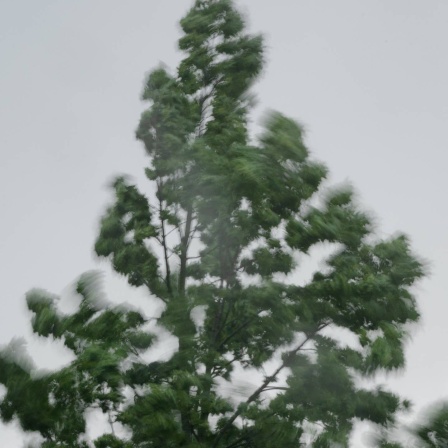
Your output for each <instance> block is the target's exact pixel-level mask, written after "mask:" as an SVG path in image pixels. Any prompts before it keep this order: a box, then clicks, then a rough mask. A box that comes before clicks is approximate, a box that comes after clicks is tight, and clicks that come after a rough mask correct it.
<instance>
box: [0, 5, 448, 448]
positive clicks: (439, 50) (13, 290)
mask: <svg viewBox="0 0 448 448" xmlns="http://www.w3.org/2000/svg"><path fill="white" fill-rule="evenodd" d="M190 4H191V3H190V1H184V0H128V1H118V0H77V1H68V0H39V1H36V0H0V152H1V157H0V213H1V214H0V216H1V219H0V272H1V296H0V310H1V313H0V344H6V343H7V342H9V341H10V340H11V338H13V337H15V336H27V335H29V315H28V314H27V313H26V312H25V305H24V293H25V292H26V291H28V290H29V289H30V288H32V287H42V288H45V289H48V290H49V291H51V292H55V293H61V292H62V291H63V289H64V288H66V287H67V285H69V284H70V282H72V281H73V280H74V279H75V278H76V277H77V276H78V275H79V274H81V273H82V272H84V271H86V270H89V269H92V268H95V267H98V265H97V264H96V262H95V260H94V258H93V256H92V245H93V241H94V238H95V236H96V231H97V227H98V220H99V218H100V216H101V214H102V212H103V211H104V208H105V206H106V205H107V203H108V201H109V193H108V191H107V189H106V188H105V186H106V185H107V183H108V182H109V180H110V179H111V177H112V176H113V175H114V174H117V173H129V174H131V175H132V176H134V177H136V178H137V179H143V169H144V166H146V164H147V159H146V158H145V156H144V151H143V148H142V147H141V145H140V143H138V142H136V141H135V139H134V130H135V128H136V126H137V123H138V120H139V115H140V112H141V110H142V108H143V106H142V104H141V103H140V101H139V95H140V92H141V88H142V83H143V80H144V75H145V73H146V72H147V71H149V70H150V69H151V68H153V67H155V66H157V65H158V64H159V63H160V62H164V63H165V64H167V65H168V66H171V67H172V68H175V66H176V63H177V62H178V60H179V58H180V54H179V53H178V52H177V50H176V41H177V38H178V36H179V28H178V20H179V19H180V17H181V16H182V15H183V14H184V12H185V10H186V9H187V8H188V7H189V6H190ZM236 4H237V5H239V6H240V7H241V9H242V10H243V11H244V12H246V13H247V14H248V16H249V24H250V28H251V30H252V31H256V32H259V31H260V32H263V33H264V34H265V36H266V44H267V65H266V69H265V73H264V75H263V77H262V79H261V81H260V82H259V83H258V84H257V85H256V86H255V93H256V94H257V96H258V99H259V106H258V108H257V116H259V115H260V113H261V112H262V111H263V110H266V109H276V110H279V111H281V112H283V113H285V114H286V115H289V116H291V117H293V118H295V119H297V120H299V121H300V122H302V123H303V124H304V125H305V127H306V129H307V143H308V146H309V148H310V149H311V151H312V154H313V156H314V157H315V158H317V159H319V160H322V161H324V162H325V163H326V164H327V166H328V167H329V169H330V171H331V173H332V174H333V179H334V180H335V181H338V182H339V181H345V180H348V181H350V182H351V183H352V184H353V185H354V187H355V189H356V191H357V192H358V194H359V199H360V202H361V204H362V205H363V207H364V208H366V209H367V210H369V211H373V212H374V214H375V216H376V218H377V222H378V225H379V227H380V229H381V232H382V234H383V235H384V236H387V235H390V234H392V233H394V232H395V231H403V232H405V233H407V234H408V235H410V237H411V239H412V242H413V247H414V249H415V251H416V252H417V253H418V254H420V255H421V256H422V257H424V258H425V259H427V260H429V262H430V267H431V276H430V277H429V278H428V279H426V280H425V281H423V282H421V283H420V284H419V286H418V288H417V289H416V293H417V296H418V299H419V303H420V309H421V312H422V325H421V326H420V327H419V328H418V329H416V331H414V333H413V338H412V340H411V341H410V343H409V346H408V349H407V368H406V370H405V372H403V373H402V374H401V375H399V376H392V377H389V378H385V379H384V381H385V382H386V383H387V384H388V387H390V388H391V389H393V390H394V391H396V392H398V393H401V394H403V395H405V396H407V397H408V398H410V399H411V400H412V401H413V402H414V403H415V411H416V412H417V413H418V412H419V411H420V410H421V409H423V408H424V407H425V406H427V405H428V404H430V403H431V402H433V401H435V400H439V399H442V398H448V357H447V355H446V350H445V343H446V339H447V336H448V327H447V323H446V322H447V319H446V315H447V312H448V302H447V300H446V295H447V292H446V287H445V266H447V265H448V232H447V229H448V210H447V205H446V202H447V201H446V193H447V191H448V176H447V175H446V171H447V165H448V154H447V148H448V132H447V124H448V84H447V80H448V57H447V55H448V1H446V0H425V1H423V0H364V1H360V0H337V1H335V0H278V1H276V2H273V1H270V0H237V1H236ZM255 118H256V117H255ZM103 267H104V266H101V268H103ZM106 286H107V285H106ZM108 289H109V290H111V292H112V295H114V293H115V295H117V294H119V293H118V292H117V291H120V288H119V287H117V288H115V289H114V288H111V286H110V284H109V287H108ZM120 294H121V292H120ZM33 344H34V345H33ZM33 344H32V345H31V346H30V351H31V352H32V354H34V357H35V358H37V359H36V362H37V364H38V366H39V367H44V366H45V365H48V366H51V365H55V364H57V363H58V362H62V361H61V359H62V358H63V356H62V355H61V357H62V358H61V359H59V358H58V356H56V358H55V355H54V354H53V355H52V354H51V350H50V347H49V346H48V344H47V345H45V344H42V343H40V344H39V343H37V342H35V343H33ZM53 353H54V352H53ZM24 440H25V439H24V438H23V437H22V436H18V435H17V432H16V430H15V428H14V425H10V426H8V427H5V426H2V425H0V447H11V448H15V447H17V448H19V447H21V446H22V444H23V441H24ZM358 443H360V442H358ZM356 446H361V445H356Z"/></svg>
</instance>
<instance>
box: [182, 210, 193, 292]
mask: <svg viewBox="0 0 448 448" xmlns="http://www.w3.org/2000/svg"><path fill="white" fill-rule="evenodd" d="M192 223H193V207H192V206H189V207H188V210H187V220H186V222H185V233H184V235H183V237H182V241H181V252H180V269H179V294H180V295H183V294H184V293H185V285H186V282H187V260H188V246H189V243H190V234H191V225H192Z"/></svg>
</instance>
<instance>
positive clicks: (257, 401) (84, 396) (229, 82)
mask: <svg viewBox="0 0 448 448" xmlns="http://www.w3.org/2000/svg"><path fill="white" fill-rule="evenodd" d="M181 27H182V30H183V36H182V37H181V38H180V40H179V48H180V50H182V51H183V53H184V58H183V60H182V61H181V63H180V65H179V67H178V71H177V73H175V74H169V72H168V70H167V69H165V68H157V69H156V70H154V71H153V72H152V73H151V74H150V75H149V76H148V78H147V80H146V83H145V86H144V89H143V94H142V99H143V100H144V101H145V102H147V103H148V104H149V105H148V109H147V110H146V111H144V112H143V113H142V116H141V120H140V123H139V125H138V128H137V131H136V136H137V138H138V139H139V140H140V141H141V142H142V143H143V144H144V147H145V149H146V152H147V154H148V156H149V158H150V162H149V166H148V167H147V168H146V170H145V172H146V175H147V177H148V179H149V181H151V182H152V183H153V185H154V190H155V195H154V197H151V198H147V197H146V196H144V195H143V194H142V193H140V192H139V190H138V189H137V187H136V186H134V185H131V184H130V183H129V181H127V180H126V179H125V178H122V177H121V178H118V179H117V180H116V181H115V182H114V184H113V186H112V187H113V191H114V195H115V197H114V203H113V204H112V205H111V206H110V207H109V208H108V209H107V211H106V213H105V215H104V216H103V218H102V220H101V224H100V230H99V235H98V238H97V240H96V243H95V251H96V253H97V255H98V256H100V257H105V258H108V259H109V260H110V262H111V264H112V266H113V268H114V270H115V271H116V272H118V273H119V274H121V275H123V276H124V277H125V278H126V279H127V281H128V283H129V284H130V285H131V286H135V287H141V286H143V287H146V288H147V290H148V295H149V296H150V295H153V296H157V297H158V298H160V299H161V300H162V301H163V302H164V305H165V307H164V310H163V312H162V315H161V316H160V317H159V318H158V322H157V324H158V326H159V327H163V328H164V329H165V330H167V331H169V332H170V333H171V334H172V335H173V336H175V337H176V338H177V340H178V343H179V347H178V350H177V351H176V352H175V353H174V355H173V356H172V357H171V358H170V359H169V360H167V361H154V360H153V361H149V362H148V361H146V360H145V358H144V356H142V355H143V354H144V352H145V351H146V350H147V349H148V348H150V347H151V346H152V343H153V341H154V339H155V336H154V335H152V334H151V333H149V332H148V331H147V327H146V323H147V320H146V318H145V316H143V315H142V314H141V313H139V312H136V311H130V310H127V309H125V308H122V307H111V306H110V305H108V304H107V303H106V302H105V301H104V300H102V299H101V295H100V294H99V287H98V284H97V281H96V277H95V276H92V274H90V275H86V276H83V277H81V279H80V280H79V282H78V286H77V291H78V293H79V294H80V296H81V301H80V304H79V306H78V309H77V311H76V312H74V313H72V314H69V315H65V314H62V313H61V312H60V311H59V310H58V308H57V303H56V301H55V299H54V298H53V297H51V296H49V295H48V294H47V293H44V292H40V291H32V292H30V293H29V294H28V295H27V305H28V308H29V310H30V311H31V312H32V313H33V319H32V327H33V331H34V332H35V333H36V334H37V335H39V336H41V337H46V338H54V339H59V340H61V341H62V342H63V343H64V344H65V346H66V347H67V348H68V349H69V350H71V351H72V352H73V355H74V360H73V361H72V362H71V363H69V365H67V366H66V367H64V368H62V369H60V370H58V371H56V372H50V373H40V375H37V376H36V373H35V372H34V371H33V369H32V367H30V366H27V365H25V364H23V363H22V364H20V362H18V361H17V359H15V358H14V357H12V356H10V354H8V353H9V352H8V351H7V350H6V351H3V352H1V353H0V383H2V384H4V385H5V386H6V388H7V393H6V396H5V397H4V398H3V399H2V402H1V405H0V413H1V417H2V419H3V420H5V421H10V420H11V419H12V418H17V419H18V420H19V422H20V424H21V426H22V427H23V429H25V430H27V431H38V432H39V433H40V434H41V435H42V437H43V438H44V443H43V445H42V446H43V447H52V446H70V447H72V446H88V445H86V443H87V442H83V441H82V440H83V439H82V437H83V434H84V432H85V430H86V421H85V418H86V411H88V410H90V409H92V408H97V409H100V410H101V411H102V412H103V413H104V415H105V417H106V419H107V420H108V422H109V423H110V424H111V427H112V428H115V427H117V425H118V424H119V425H118V428H120V427H121V428H125V430H126V431H121V432H120V431H119V430H118V429H117V431H116V432H114V430H113V432H112V433H110V434H109V433H105V434H104V435H102V436H101V437H99V438H98V439H96V440H95V441H92V442H93V444H94V446H95V447H97V448H118V447H123V448H126V447H140V448H149V447H190V448H193V447H211V448H231V447H232V448H236V447H257V448H271V447H272V448H274V447H278V446H281V447H286V448H287V447H298V446H304V445H303V443H304V440H305V438H309V437H310V436H313V442H312V443H313V446H315V447H330V446H335V444H339V445H338V446H347V444H348V440H349V437H350V433H351V430H352V427H353V424H354V422H355V421H356V420H368V421H371V422H374V423H376V424H378V425H380V426H381V427H383V428H388V427H389V426H390V425H392V424H393V423H394V421H395V416H396V413H397V412H398V411H400V410H403V409H405V408H406V407H407V402H406V401H402V400H401V399H400V398H399V397H397V396H396V395H394V394H392V393H390V392H387V391H385V390H383V389H381V388H378V389H376V390H367V389H363V388H361V387H359V386H357V384H358V381H357V379H358V378H360V377H369V376H371V375H374V374H375V373H376V372H378V371H380V370H381V371H388V370H389V371H390V370H396V369H399V368H401V367H403V365H404V355H403V342H404V341H405V337H406V332H405V325H406V324H408V323H409V322H415V321H417V320H418V317H419V315H418V311H417V309H416V303H415V300H414V298H413V296H412V294H411V287H412V285H413V284H414V282H415V281H416V280H418V279H419V278H420V277H421V276H422V275H423V269H422V265H421V263H420V262H419V261H418V260H417V259H416V258H415V257H414V255H413V254H412V252H411V250H410V247H409V242H408V240H407V238H406V237H404V236H397V237H395V238H392V239H390V240H386V241H375V239H374V234H373V232H374V229H373V225H372V223H371V219H370V218H369V216H368V215H367V214H366V213H364V212H362V211H361V210H359V208H358V206H357V205H356V203H355V201H354V200H353V194H352V192H351V190H350V189H348V188H345V189H332V190H330V191H329V192H327V193H326V194H325V195H324V196H322V188H321V183H322V181H323V180H324V179H325V178H326V175H327V169H326V168H325V167H324V166H323V165H322V164H319V163H316V162H313V161H312V160H311V159H310V155H309V151H308V150H307V148H306V145H305V143H304V133H303V130H302V128H301V126H300V125H298V124H297V123H296V122H294V121H293V120H291V119H289V118H287V117H285V116H283V115H281V114H279V113H271V114H270V115H269V117H268V118H267V119H266V121H265V124H264V131H263V132H262V135H261V136H260V137H259V139H258V142H257V143H253V142H252V141H251V140H250V138H249V135H248V131H247V128H248V126H247V120H248V114H249V112H250V109H251V106H252V103H253V101H252V97H251V95H250V91H249V88H250V86H251V85H252V83H253V82H254V81H255V80H256V79H257V76H258V75H259V74H260V73H261V70H262V67H263V42H262V39H261V37H260V36H251V35H249V34H246V33H245V24H244V20H243V18H242V16H241V15H240V14H239V13H238V11H237V10H236V9H235V8H234V6H233V4H232V2H231V1H229V0H197V1H196V2H195V4H194V6H193V7H192V8H191V10H190V11H189V12H188V13H187V15H186V16H185V17H184V18H183V19H182V20H181ZM318 196H319V197H322V198H323V200H322V201H321V202H322V204H321V205H320V206H314V207H313V206H312V204H315V203H316V201H315V199H316V197H318ZM322 243H332V244H334V245H335V247H337V249H336V250H335V251H334V252H333V253H332V254H330V255H329V256H328V257H327V258H326V260H325V262H326V266H325V267H323V268H322V269H321V270H317V271H316V272H315V273H314V275H313V278H312V279H311V280H310V281H309V282H306V283H303V282H300V284H299V282H298V281H297V275H298V274H299V272H300V268H301V267H302V265H301V260H302V259H303V255H304V254H308V253H311V251H312V250H316V249H318V248H319V246H320V245H322ZM156 246H158V249H155V247H156ZM285 277H287V281H285ZM201 313H202V314H203V318H201V319H199V318H198V315H200V314H201ZM341 329H344V330H345V332H346V334H348V335H349V338H351V341H352V344H350V346H348V345H347V343H346V342H347V341H345V342H344V340H341V339H340V338H338V337H337V336H335V334H337V331H338V330H341ZM237 368H244V369H247V372H248V375H249V378H253V386H252V389H251V390H244V391H242V393H241V394H236V395H235V394H234V395H235V396H234V397H233V399H230V398H227V396H226V394H225V393H224V392H223V390H225V389H226V387H231V388H233V390H235V388H237V387H238V386H237V383H238V378H237V376H236V375H235V370H236V369H237ZM259 377H262V379H261V380H260V379H259V380H258V382H257V380H256V378H259ZM129 397H130V398H129ZM120 425H121V426H120ZM313 434H314V435H313Z"/></svg>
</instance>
